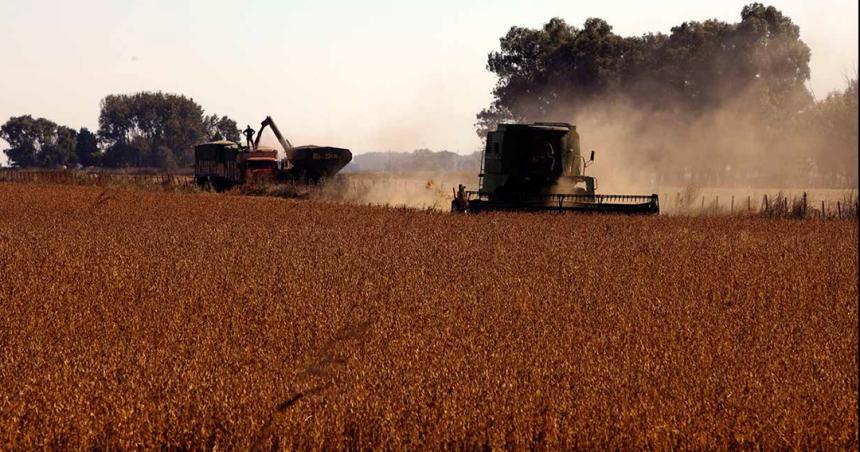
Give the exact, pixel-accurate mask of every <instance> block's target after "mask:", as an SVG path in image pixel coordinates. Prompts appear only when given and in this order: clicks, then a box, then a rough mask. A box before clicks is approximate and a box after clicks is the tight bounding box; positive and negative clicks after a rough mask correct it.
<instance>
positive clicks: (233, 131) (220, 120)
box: [203, 114, 241, 142]
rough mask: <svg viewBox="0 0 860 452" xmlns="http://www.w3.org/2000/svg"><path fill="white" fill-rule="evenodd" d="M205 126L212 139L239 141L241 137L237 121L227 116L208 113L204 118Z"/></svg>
mask: <svg viewBox="0 0 860 452" xmlns="http://www.w3.org/2000/svg"><path fill="white" fill-rule="evenodd" d="M203 127H204V129H205V130H206V135H208V139H209V140H210V141H218V140H230V141H236V142H238V141H239V140H240V137H241V135H240V132H239V127H238V126H237V125H236V121H234V120H232V119H230V118H228V117H227V116H218V115H217V114H212V115H208V116H206V117H204V118H203Z"/></svg>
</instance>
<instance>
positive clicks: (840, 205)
mask: <svg viewBox="0 0 860 452" xmlns="http://www.w3.org/2000/svg"><path fill="white" fill-rule="evenodd" d="M836 211H837V212H839V219H840V220H841V219H842V203H840V202H839V201H836Z"/></svg>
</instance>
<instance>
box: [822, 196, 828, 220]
mask: <svg viewBox="0 0 860 452" xmlns="http://www.w3.org/2000/svg"><path fill="white" fill-rule="evenodd" d="M824 218H827V211H825V210H824V200H823V199H822V200H821V219H822V220H823V219H824Z"/></svg>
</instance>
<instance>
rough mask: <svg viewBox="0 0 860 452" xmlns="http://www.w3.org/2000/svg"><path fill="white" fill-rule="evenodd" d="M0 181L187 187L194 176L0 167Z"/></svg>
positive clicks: (191, 183)
mask: <svg viewBox="0 0 860 452" xmlns="http://www.w3.org/2000/svg"><path fill="white" fill-rule="evenodd" d="M0 182H25V183H45V184H73V185H146V186H168V187H170V186H172V187H188V186H191V185H194V176H190V175H184V174H170V173H164V174H124V173H111V172H97V171H74V170H18V169H8V168H4V169H0Z"/></svg>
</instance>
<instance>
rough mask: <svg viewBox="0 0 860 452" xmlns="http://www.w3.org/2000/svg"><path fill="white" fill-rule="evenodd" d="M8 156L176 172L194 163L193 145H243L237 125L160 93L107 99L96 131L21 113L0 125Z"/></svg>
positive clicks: (48, 163) (27, 162) (18, 162)
mask: <svg viewBox="0 0 860 452" xmlns="http://www.w3.org/2000/svg"><path fill="white" fill-rule="evenodd" d="M0 138H3V139H4V140H5V141H6V142H7V143H9V148H7V149H5V150H4V152H5V154H6V156H7V157H8V159H9V162H10V163H11V164H12V165H13V166H16V167H43V168H63V167H65V168H72V167H77V166H83V167H95V166H104V167H111V168H123V167H153V168H162V169H174V168H179V167H183V166H190V165H191V164H193V158H194V156H193V154H192V148H193V146H194V144H196V143H199V142H202V141H209V140H222V139H226V140H232V141H239V138H240V132H239V129H238V127H237V126H236V121H234V120H232V119H230V118H229V117H227V116H219V115H217V114H211V115H205V114H204V111H203V108H202V107H201V106H200V105H198V104H197V103H196V102H195V101H194V99H191V98H188V97H185V96H182V95H176V94H168V93H162V92H140V93H136V94H116V95H109V96H107V97H105V98H104V99H103V100H102V101H101V109H100V113H99V129H98V131H95V132H93V131H90V130H89V129H87V128H86V127H81V128H80V129H78V130H75V129H73V128H70V127H67V126H64V125H60V124H57V123H55V122H53V121H51V120H48V119H45V118H34V117H32V116H31V115H22V116H15V117H12V118H9V120H8V121H6V123H4V124H3V125H2V126H0Z"/></svg>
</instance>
